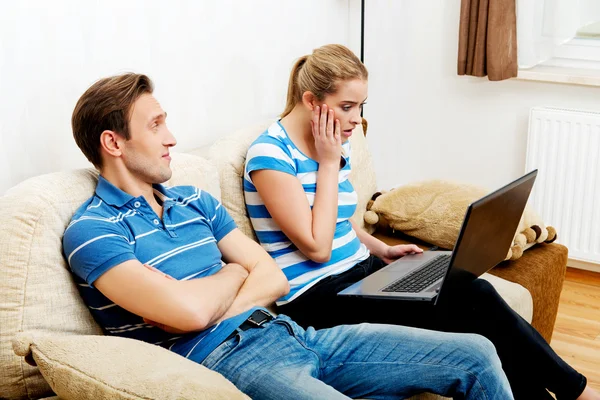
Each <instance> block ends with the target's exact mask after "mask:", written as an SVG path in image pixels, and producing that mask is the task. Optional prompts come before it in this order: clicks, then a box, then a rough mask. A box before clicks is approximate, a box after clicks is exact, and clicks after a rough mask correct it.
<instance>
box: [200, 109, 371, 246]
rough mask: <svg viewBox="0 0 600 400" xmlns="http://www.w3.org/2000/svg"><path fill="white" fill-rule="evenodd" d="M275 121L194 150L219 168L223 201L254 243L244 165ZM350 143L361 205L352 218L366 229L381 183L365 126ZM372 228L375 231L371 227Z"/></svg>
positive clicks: (238, 132)
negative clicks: (366, 216)
mask: <svg viewBox="0 0 600 400" xmlns="http://www.w3.org/2000/svg"><path fill="white" fill-rule="evenodd" d="M273 122H274V121H273V120H271V121H267V122H264V123H261V124H258V125H255V126H253V127H250V128H246V129H242V130H239V131H237V132H235V133H234V134H233V135H231V136H228V137H226V138H223V139H220V140H218V141H216V142H215V143H214V144H213V145H212V146H211V147H210V148H209V149H208V151H207V149H206V148H200V149H196V150H192V151H190V153H191V154H197V155H200V156H207V157H208V158H209V159H210V160H211V161H213V162H214V164H215V165H216V166H217V168H218V171H219V179H220V182H221V202H222V203H223V205H224V206H225V208H226V209H227V210H228V211H229V212H230V214H231V216H232V217H233V219H234V221H235V222H236V224H237V226H238V227H239V228H240V230H241V231H242V232H244V234H246V236H248V237H250V238H252V239H254V240H256V235H255V234H254V230H253V229H252V224H251V222H250V218H249V217H248V213H247V211H246V203H245V201H244V186H243V177H244V164H245V162H246V153H247V152H248V148H249V147H250V145H251V144H252V142H253V141H254V140H255V139H256V138H257V137H258V136H259V135H260V134H261V133H263V132H265V131H266V129H267V128H268V127H269V125H271V124H272V123H273ZM350 143H351V145H352V158H351V161H350V162H351V166H352V173H351V174H350V181H351V182H352V185H353V186H354V189H355V190H356V192H357V194H358V205H357V207H356V212H355V213H354V216H353V217H352V219H353V221H354V222H355V223H357V224H358V226H360V227H364V221H363V216H364V213H365V211H366V207H367V202H368V201H369V200H370V199H371V196H372V195H373V193H375V191H376V190H377V183H376V181H375V170H374V168H373V160H372V157H371V153H370V152H369V149H368V146H367V140H366V138H365V135H364V133H363V127H362V125H359V126H357V127H356V129H354V132H353V134H352V136H351V137H350ZM369 229H371V230H372V229H373V228H372V227H369Z"/></svg>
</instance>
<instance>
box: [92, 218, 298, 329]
mask: <svg viewBox="0 0 600 400" xmlns="http://www.w3.org/2000/svg"><path fill="white" fill-rule="evenodd" d="M217 245H218V247H219V250H220V251H221V253H222V255H223V260H224V261H225V262H226V263H227V264H226V265H225V266H224V267H223V268H222V269H221V270H220V271H219V272H217V273H216V274H214V275H211V276H207V277H204V278H198V279H191V280H187V281H178V280H174V279H170V278H168V277H166V276H164V275H163V274H159V273H156V272H154V271H152V270H151V269H149V268H145V267H144V266H143V265H142V263H141V262H140V261H139V260H129V261H125V262H123V263H121V264H119V265H117V266H115V267H113V268H111V269H110V270H108V271H107V272H105V273H104V274H103V275H101V276H100V277H99V278H98V279H97V280H96V281H95V283H94V285H95V286H96V288H97V289H98V290H99V291H100V292H102V294H104V295H105V296H106V297H108V298H109V299H110V300H111V301H113V302H114V303H116V304H118V305H119V306H121V307H123V308H124V309H126V310H128V311H129V312H132V313H133V314H136V315H139V316H141V317H143V318H144V319H147V320H151V321H154V322H156V323H157V324H158V325H159V326H161V325H164V326H167V327H170V328H175V330H178V331H183V332H189V331H200V330H204V329H206V328H208V327H210V326H212V325H214V324H216V323H218V322H220V321H222V320H225V319H227V318H230V317H233V316H235V315H238V314H240V313H242V312H244V311H246V310H249V309H250V308H252V307H255V306H268V305H270V304H271V303H273V302H274V301H275V300H276V299H278V298H279V297H281V296H283V295H285V294H287V293H288V291H289V284H288V281H287V278H286V277H285V275H284V274H283V272H282V271H281V269H280V268H279V267H278V266H277V264H276V263H275V261H274V260H273V259H272V258H271V257H270V256H269V255H268V254H267V252H266V251H265V250H264V249H263V248H262V247H261V246H260V245H258V244H257V243H255V242H254V241H253V240H251V239H249V238H248V237H246V235H244V234H243V233H242V232H241V231H240V230H239V229H237V228H236V229H234V230H232V231H231V232H230V233H228V234H227V235H226V236H225V237H223V239H221V240H220V241H219V242H218V244H217Z"/></svg>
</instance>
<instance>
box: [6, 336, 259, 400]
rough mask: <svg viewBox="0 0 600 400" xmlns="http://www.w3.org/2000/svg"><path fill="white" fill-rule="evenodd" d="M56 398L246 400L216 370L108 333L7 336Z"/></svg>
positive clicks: (246, 397) (166, 351) (65, 399)
mask: <svg viewBox="0 0 600 400" xmlns="http://www.w3.org/2000/svg"><path fill="white" fill-rule="evenodd" d="M13 348H14V351H15V353H16V354H17V355H19V356H23V357H26V358H27V359H28V360H29V361H31V356H33V360H35V363H36V364H37V366H38V367H39V369H40V371H41V372H42V375H43V376H44V378H46V381H47V382H48V383H49V384H50V386H51V387H52V390H53V391H54V393H56V394H57V395H58V396H59V398H60V399H61V400H79V399H96V400H103V399H111V400H114V399H117V400H119V399H123V400H125V399H127V400H132V399H161V400H168V399H190V400H191V399H198V400H200V399H217V400H218V399H223V400H228V399H233V400H235V399H249V397H248V396H246V395H245V394H244V393H242V392H240V391H239V390H238V389H237V388H236V387H235V386H234V385H233V383H231V382H229V381H228V380H227V379H225V378H224V377H223V376H222V375H220V374H218V373H217V372H214V371H211V370H209V369H208V368H206V367H204V366H202V365H200V364H196V363H195V362H193V361H190V360H188V359H186V358H184V357H182V356H180V355H178V354H175V353H173V352H170V351H168V350H166V349H164V348H162V347H159V346H155V345H152V344H148V343H145V342H141V341H138V340H133V339H126V338H120V337H113V336H85V335H79V336H39V337H34V336H28V335H25V334H20V335H18V336H17V337H16V339H15V340H14V341H13Z"/></svg>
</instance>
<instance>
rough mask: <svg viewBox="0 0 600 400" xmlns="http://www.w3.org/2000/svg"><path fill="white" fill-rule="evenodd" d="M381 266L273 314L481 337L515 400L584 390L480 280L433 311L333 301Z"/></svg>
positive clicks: (345, 276)
mask: <svg viewBox="0 0 600 400" xmlns="http://www.w3.org/2000/svg"><path fill="white" fill-rule="evenodd" d="M384 265H385V264H384V263H383V261H381V260H380V259H378V258H377V257H374V256H371V257H369V258H368V259H366V260H365V261H363V262H361V263H359V264H357V265H356V266H354V267H353V268H352V269H350V270H348V271H346V272H344V273H342V274H339V275H337V276H331V277H327V278H325V279H323V280H322V281H321V282H319V283H317V284H316V285H315V286H313V287H312V288H310V289H309V290H308V291H307V292H306V293H304V294H302V295H301V296H300V297H299V298H297V299H296V300H294V301H292V302H291V303H289V304H287V305H284V306H282V307H279V308H278V311H279V312H281V313H284V314H287V315H289V316H290V317H291V318H293V319H294V321H296V322H297V323H298V324H300V325H301V326H313V327H315V328H317V329H320V328H327V327H330V326H335V325H341V324H354V323H359V322H371V323H385V324H394V325H396V324H397V325H404V326H412V327H418V328H424V329H433V330H437V331H445V332H459V333H460V332H462V333H467V332H468V333H476V334H479V335H482V336H485V337H486V338H488V339H489V340H490V341H491V342H492V343H493V344H494V346H495V348H496V351H497V352H498V356H499V357H500V361H501V362H502V368H503V369H504V372H505V373H506V376H507V377H508V380H509V382H510V386H511V388H512V390H513V395H514V397H515V398H516V399H517V400H533V399H535V400H542V399H544V400H546V399H547V400H552V399H553V398H552V396H550V394H549V393H548V390H550V391H551V392H553V393H554V394H555V395H556V398H557V399H559V400H574V399H576V398H577V397H578V396H579V395H580V394H581V392H582V391H583V389H584V388H585V386H586V383H587V380H586V378H585V377H584V376H583V375H581V374H580V373H579V372H577V371H575V370H574V369H573V368H572V367H571V366H569V365H568V364H567V363H566V362H564V360H562V359H561V358H560V357H559V356H558V355H557V354H556V353H555V352H554V351H553V350H552V348H551V347H550V346H549V345H548V343H546V341H545V340H544V338H543V337H542V336H541V335H540V334H539V333H538V332H537V331H536V330H535V329H534V328H533V327H532V326H531V325H530V324H529V323H528V322H527V321H525V320H524V319H523V318H521V317H520V316H519V315H518V314H517V313H515V312H514V311H513V310H512V309H511V308H510V307H509V306H508V304H506V302H505V301H504V300H503V299H502V297H501V296H500V295H499V294H498V292H497V291H496V290H495V289H494V287H493V286H492V285H491V284H490V283H488V282H487V281H485V280H483V279H476V280H475V281H473V283H472V284H471V285H470V286H469V287H468V288H465V290H464V291H462V292H461V293H452V295H451V296H447V297H446V298H442V299H441V300H440V302H439V303H438V304H437V305H436V306H432V304H431V303H428V302H416V301H397V300H377V299H365V298H347V297H342V296H337V293H338V292H339V291H341V290H343V289H345V288H346V287H348V286H350V285H352V284H353V283H354V282H357V281H359V280H361V279H362V278H364V277H365V276H367V275H370V274H371V273H373V272H375V271H377V270H378V269H380V268H382V267H383V266H384Z"/></svg>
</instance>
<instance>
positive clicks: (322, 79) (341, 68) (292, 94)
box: [281, 44, 369, 118]
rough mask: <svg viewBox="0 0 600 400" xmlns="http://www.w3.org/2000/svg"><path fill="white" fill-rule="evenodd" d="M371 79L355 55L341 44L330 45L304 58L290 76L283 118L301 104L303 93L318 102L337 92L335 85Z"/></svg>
mask: <svg viewBox="0 0 600 400" xmlns="http://www.w3.org/2000/svg"><path fill="white" fill-rule="evenodd" d="M357 78H359V79H364V80H366V79H368V78H369V72H368V71H367V68H366V67H365V65H364V64H363V63H362V62H361V61H360V60H359V59H358V57H356V55H355V54H354V53H353V52H352V51H350V49H348V48H347V47H345V46H342V45H340V44H328V45H325V46H322V47H319V48H318V49H315V50H313V52H312V54H310V55H306V56H302V57H300V59H298V61H296V64H294V67H293V68H292V73H291V74H290V81H289V84H288V92H287V101H286V105H285V110H284V111H283V113H282V114H281V117H282V118H283V117H285V116H286V115H288V114H289V113H290V112H292V110H293V109H294V107H295V106H296V104H298V103H299V102H301V101H302V94H304V92H306V91H309V92H312V93H313V94H314V95H315V96H316V97H317V99H319V100H323V99H324V98H325V95H328V94H333V93H335V92H336V91H337V87H336V83H337V82H338V81H345V80H348V79H357Z"/></svg>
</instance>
